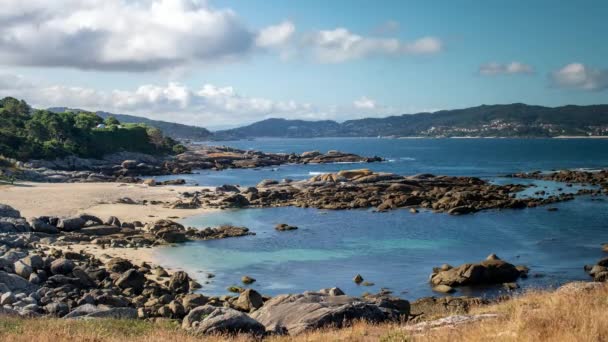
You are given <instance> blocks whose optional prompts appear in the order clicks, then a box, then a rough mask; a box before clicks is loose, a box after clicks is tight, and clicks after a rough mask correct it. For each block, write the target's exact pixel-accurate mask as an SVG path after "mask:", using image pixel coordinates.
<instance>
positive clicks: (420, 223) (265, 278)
mask: <svg viewBox="0 0 608 342" xmlns="http://www.w3.org/2000/svg"><path fill="white" fill-rule="evenodd" d="M201 144H204V143H201ZM210 144H211V145H217V144H218V143H217V142H214V143H210ZM221 144H223V145H226V146H231V147H235V148H240V149H254V150H261V151H265V152H276V153H292V152H295V153H301V152H305V151H312V150H318V151H321V152H327V151H329V150H339V151H344V152H351V153H356V154H359V155H364V156H374V155H376V156H380V157H383V158H385V160H386V161H385V162H381V163H352V164H349V163H345V164H341V163H340V164H323V165H320V164H316V165H312V164H309V165H281V166H274V167H267V168H259V169H233V170H224V171H208V170H201V171H197V172H196V173H194V174H191V175H178V176H162V177H158V178H157V179H158V180H166V179H172V178H184V179H186V180H187V182H188V183H189V184H198V185H201V186H218V185H222V184H239V185H241V186H252V185H255V184H257V183H258V182H260V181H261V180H263V179H277V180H281V179H292V180H301V179H306V178H309V177H312V176H314V175H318V174H321V173H327V172H336V171H339V170H345V169H360V168H368V169H371V170H374V171H382V172H393V173H397V174H401V175H414V174H420V173H431V174H436V175H451V176H475V177H480V178H483V179H485V180H488V181H490V182H493V183H497V184H508V183H515V182H518V183H525V184H532V185H534V187H532V188H530V189H529V190H527V191H526V192H524V193H522V194H520V196H530V195H532V194H533V192H535V191H538V190H544V191H545V192H547V194H551V193H555V191H556V189H557V188H564V189H566V191H577V190H578V189H579V188H581V186H574V187H572V188H567V187H564V185H563V184H560V183H556V182H548V181H538V180H521V179H513V178H508V177H505V175H507V174H510V173H515V172H528V171H536V170H540V171H552V170H560V169H580V170H590V171H593V170H597V169H601V168H605V167H608V139H376V138H322V139H256V140H242V141H226V142H222V143H221ZM606 200H607V199H606V198H605V197H597V196H596V197H592V196H580V197H577V198H576V199H575V200H573V201H568V202H562V203H558V204H556V205H553V206H552V207H556V208H557V209H558V210H557V211H548V210H547V208H545V207H539V208H531V209H517V210H516V209H508V210H489V211H482V212H478V213H475V214H471V215H463V216H451V215H448V214H444V213H434V212H432V211H420V212H419V213H417V214H413V213H410V212H409V211H408V210H406V209H400V210H393V211H389V212H383V213H378V212H374V211H373V210H371V209H370V210H366V209H363V210H340V211H331V210H318V209H311V208H295V207H285V208H264V209H238V210H236V209H235V210H217V211H213V212H210V213H205V214H202V215H197V216H191V217H186V218H183V219H182V220H181V221H180V222H181V223H183V224H185V225H187V226H191V227H196V228H205V227H213V226H218V225H221V224H231V225H238V226H245V227H248V228H249V229H250V230H251V231H252V232H254V233H256V235H252V236H246V237H238V238H229V239H222V240H211V241H196V242H189V243H186V244H182V245H178V246H168V247H162V248H158V249H156V250H155V251H154V252H153V253H154V257H155V259H156V261H157V263H159V264H160V265H163V266H166V267H170V268H173V269H182V270H185V271H187V272H189V274H191V275H192V276H193V277H194V278H196V279H197V280H198V281H199V282H200V283H201V284H202V285H203V287H202V289H201V290H200V292H201V293H203V294H206V295H224V294H228V291H227V288H228V287H229V286H232V285H239V286H244V285H242V284H240V279H241V277H242V276H244V275H247V276H250V277H253V278H255V279H256V280H257V281H256V282H255V283H253V284H251V285H248V287H251V288H253V289H255V290H257V291H258V292H260V293H262V294H266V295H277V294H283V293H301V292H304V291H310V290H312V291H315V290H319V289H322V288H328V287H339V288H341V289H342V290H343V291H344V292H345V293H347V294H349V295H361V294H364V293H375V292H378V291H380V290H385V289H388V290H390V291H392V292H393V294H394V295H396V296H399V297H402V298H406V299H409V300H415V299H417V298H420V297H425V296H442V294H438V293H435V292H433V291H432V289H431V286H430V285H429V282H428V280H429V274H430V273H431V272H432V269H433V267H436V266H440V265H442V264H444V263H447V264H450V265H454V266H457V265H460V264H463V263H469V262H478V261H481V260H484V259H485V258H486V256H488V255H489V254H492V253H495V254H497V255H498V256H499V257H500V258H501V259H503V260H506V261H508V262H511V263H513V264H516V265H526V266H528V267H529V268H530V276H529V277H528V278H527V279H521V280H519V282H518V283H519V285H520V289H519V290H518V291H529V290H532V289H538V288H555V287H558V286H560V285H561V284H563V283H565V282H569V281H576V280H589V279H590V277H589V276H588V275H587V274H586V273H585V272H584V270H583V266H584V265H586V264H594V263H595V262H596V261H597V260H599V259H600V258H603V257H605V256H608V255H607V254H608V253H604V252H602V249H601V245H602V243H604V242H608V202H607V201H606ZM278 223H287V224H289V225H295V226H298V227H299V229H298V230H294V231H287V232H277V231H275V229H274V226H275V225H276V224H278ZM210 274H212V275H213V276H210ZM357 274H360V275H361V276H362V277H363V278H364V280H365V281H367V282H369V284H367V285H369V286H362V285H357V284H355V283H354V282H353V277H354V276H355V275H357ZM245 287H247V286H245ZM505 291H506V290H505V289H503V288H502V287H501V286H488V287H468V288H459V289H458V292H457V293H456V294H455V295H471V296H484V297H495V296H498V295H501V294H504V293H505Z"/></svg>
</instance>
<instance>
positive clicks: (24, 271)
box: [13, 260, 33, 279]
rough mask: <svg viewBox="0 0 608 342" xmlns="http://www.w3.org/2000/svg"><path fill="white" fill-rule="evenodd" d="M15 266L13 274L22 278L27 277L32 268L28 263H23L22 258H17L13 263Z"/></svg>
mask: <svg viewBox="0 0 608 342" xmlns="http://www.w3.org/2000/svg"><path fill="white" fill-rule="evenodd" d="M13 265H14V267H15V274H17V275H18V276H20V277H21V278H24V279H29V278H30V275H31V274H32V272H33V269H32V267H31V266H29V265H28V264H26V263H24V262H23V261H22V260H17V261H15V263H14V264H13Z"/></svg>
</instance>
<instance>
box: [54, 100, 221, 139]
mask: <svg viewBox="0 0 608 342" xmlns="http://www.w3.org/2000/svg"><path fill="white" fill-rule="evenodd" d="M48 110H49V111H51V112H56V113H61V112H66V111H69V112H86V111H84V110H80V109H73V108H67V107H54V108H49V109H48ZM95 114H97V115H99V116H101V117H102V118H104V119H106V118H107V117H109V116H113V117H115V118H116V119H118V121H120V122H123V123H144V124H146V125H148V126H152V127H156V128H158V129H160V130H161V131H163V134H165V135H166V136H169V137H171V138H174V139H190V140H197V141H200V140H208V139H209V138H210V137H211V136H212V133H211V132H209V130H207V129H206V128H203V127H197V126H189V125H183V124H178V123H174V122H166V121H160V120H151V119H147V118H144V117H140V116H134V115H127V114H113V113H108V112H102V111H98V112H95Z"/></svg>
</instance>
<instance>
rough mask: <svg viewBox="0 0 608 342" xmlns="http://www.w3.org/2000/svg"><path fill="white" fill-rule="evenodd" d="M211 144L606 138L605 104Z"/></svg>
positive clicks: (242, 133)
mask: <svg viewBox="0 0 608 342" xmlns="http://www.w3.org/2000/svg"><path fill="white" fill-rule="evenodd" d="M214 135H215V136H214V138H215V139H225V140H226V139H244V138H255V137H278V138H283V137H284V138H295V137H297V138H311V137H376V136H385V137H386V136H394V137H404V136H418V137H462V136H478V137H494V136H495V137H555V136H561V135H575V136H591V135H594V136H598V135H608V105H591V106H572V105H570V106H562V107H543V106H531V105H526V104H523V103H514V104H507V105H482V106H477V107H471V108H465V109H455V110H443V111H439V112H435V113H417V114H403V115H399V116H389V117H385V118H367V119H359V120H349V121H345V122H343V123H337V122H335V121H302V120H285V119H267V120H263V121H260V122H256V123H254V124H251V125H248V126H244V127H240V128H234V129H229V130H223V131H217V132H215V133H214Z"/></svg>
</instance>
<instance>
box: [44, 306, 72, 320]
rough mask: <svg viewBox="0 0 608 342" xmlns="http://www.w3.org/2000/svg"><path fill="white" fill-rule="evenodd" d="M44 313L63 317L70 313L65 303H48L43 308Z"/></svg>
mask: <svg viewBox="0 0 608 342" xmlns="http://www.w3.org/2000/svg"><path fill="white" fill-rule="evenodd" d="M44 311H46V312H47V313H48V314H49V315H53V316H57V317H63V316H65V315H67V314H68V313H69V312H70V308H69V307H68V305H67V304H65V303H49V304H47V305H45V306H44Z"/></svg>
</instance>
